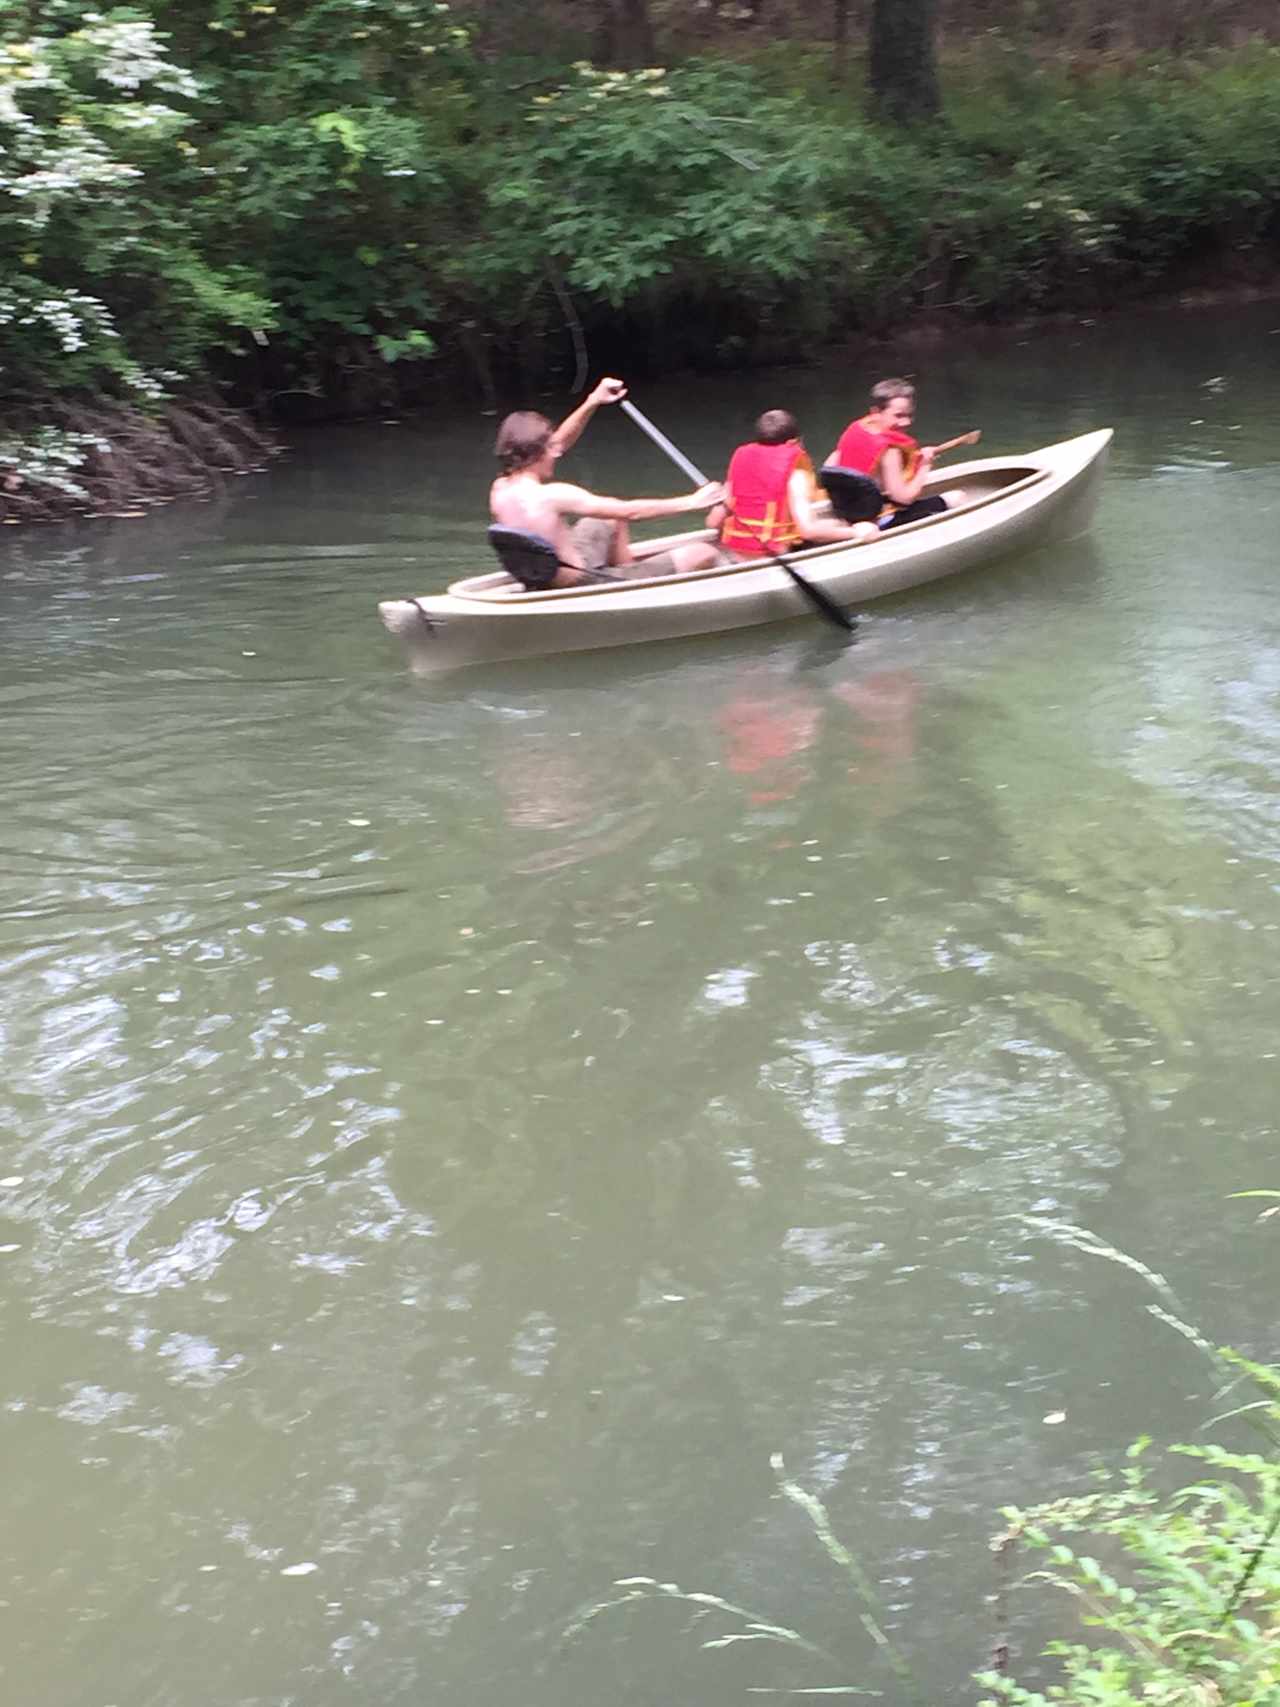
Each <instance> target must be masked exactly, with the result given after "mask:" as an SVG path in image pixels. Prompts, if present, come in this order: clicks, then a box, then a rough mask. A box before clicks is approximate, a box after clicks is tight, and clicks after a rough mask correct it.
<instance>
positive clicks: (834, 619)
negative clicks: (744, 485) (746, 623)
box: [620, 398, 857, 634]
mask: <svg viewBox="0 0 1280 1707" xmlns="http://www.w3.org/2000/svg"><path fill="white" fill-rule="evenodd" d="M620 407H621V409H622V412H623V414H624V415H627V416H629V417H630V418H631V420H633V421H634V422H635V424H636V426H637V427H639V428H640V430H641V432H643V433H647V434H648V435H649V437H650V438H651V439H652V440H653V442H654V444H656V445H657V447H658V449H659V450H661V451H665V452H666V454H667V455H668V456H669V457H670V458H671V460H672V462H674V463H675V465H676V467H677V468H678V469H680V471H681V472H682V473H683V474H684V475H685V476H686V477H687V478H688V479H689V480H691V481H692V482H693V484H694V485H695V486H705V485H706V484H707V477H706V475H705V474H703V473H701V472H700V471H699V470H698V469H697V468H695V466H694V465H693V463H691V462H690V461H689V459H688V457H687V456H685V455H684V454H683V453H682V452H681V451H679V450H678V449H677V448H676V446H675V445H673V444H672V442H671V440H670V439H669V438H668V437H667V436H666V434H665V433H660V432H659V431H658V429H657V427H655V426H654V424H653V422H652V421H651V420H650V419H649V417H648V416H647V415H642V414H641V413H640V411H639V410H638V409H637V408H636V406H635V404H634V403H629V402H627V400H626V399H625V398H624V399H623V401H622V403H621V405H620ZM770 563H776V564H777V566H778V568H779V569H785V570H786V572H787V574H788V575H790V577H791V579H792V580H793V581H794V582H795V584H796V586H797V587H799V589H800V591H801V592H802V593H803V594H804V596H805V598H807V599H808V601H809V603H810V604H811V605H812V606H813V608H814V609H815V610H816V611H820V612H821V613H822V615H823V616H825V617H826V619H827V621H828V622H830V623H834V624H835V626H836V627H837V628H841V629H843V630H844V632H845V633H846V634H852V633H853V632H854V630H855V629H856V627H857V623H856V622H855V621H854V619H853V618H852V617H851V616H850V615H849V613H848V611H844V610H841V608H840V606H839V605H838V604H837V603H836V602H835V600H834V599H833V598H831V597H830V596H829V595H828V594H827V593H824V592H823V590H822V588H821V587H815V586H814V584H813V582H812V581H809V580H806V579H805V577H804V576H803V575H802V574H801V573H800V571H799V570H798V569H797V568H796V567H795V565H794V564H793V563H791V562H789V561H788V559H787V558H785V557H778V556H773V557H762V558H761V559H760V562H759V564H758V565H754V564H753V565H752V566H753V567H757V566H758V567H759V568H761V569H763V568H766V567H767V566H768V565H769V564H770Z"/></svg>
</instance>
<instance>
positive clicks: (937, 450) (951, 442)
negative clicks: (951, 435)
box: [933, 427, 982, 457]
mask: <svg viewBox="0 0 1280 1707" xmlns="http://www.w3.org/2000/svg"><path fill="white" fill-rule="evenodd" d="M981 437H982V428H981V427H975V428H974V429H973V431H972V432H971V433H961V435H960V437H959V438H958V439H947V441H946V442H945V443H944V444H940V445H935V446H934V447H933V454H934V456H935V457H938V456H941V455H942V453H943V451H944V450H959V449H960V447H961V445H976V444H977V442H978V440H979V439H980V438H981Z"/></svg>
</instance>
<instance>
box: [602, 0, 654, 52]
mask: <svg viewBox="0 0 1280 1707" xmlns="http://www.w3.org/2000/svg"><path fill="white" fill-rule="evenodd" d="M598 20H599V22H598V26H597V34H596V41H597V48H596V58H597V59H598V60H599V61H600V63H601V64H604V65H620V66H625V67H627V68H628V69H631V68H634V67H636V66H641V65H652V64H653V62H654V59H655V57H656V51H657V50H656V48H655V46H654V37H653V19H652V18H651V17H650V16H649V0H600V10H599V13H598Z"/></svg>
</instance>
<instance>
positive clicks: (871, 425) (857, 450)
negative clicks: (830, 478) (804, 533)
mask: <svg viewBox="0 0 1280 1707" xmlns="http://www.w3.org/2000/svg"><path fill="white" fill-rule="evenodd" d="M915 411H916V388H915V386H914V385H912V384H911V383H910V382H909V381H908V380H905V379H882V380H881V381H880V382H879V383H878V384H877V385H873V386H872V388H871V407H870V409H869V410H868V411H867V413H866V414H865V415H864V416H863V417H862V419H861V420H859V421H850V423H849V425H848V426H847V427H846V428H845V430H844V432H843V433H842V434H841V435H840V442H839V444H838V445H837V446H836V448H835V449H834V450H833V451H832V453H831V455H830V457H829V458H828V459H827V464H828V466H830V465H835V467H837V468H841V469H848V470H850V471H851V472H853V473H855V474H866V475H869V476H870V477H871V479H873V480H874V481H875V482H876V484H877V486H879V488H880V490H881V492H882V494H883V495H884V497H885V499H886V500H887V502H886V505H885V508H884V510H883V511H882V513H881V516H880V526H881V528H890V527H901V526H904V525H905V524H906V523H907V522H918V521H923V519H924V518H925V517H926V516H940V515H941V514H942V513H943V511H944V510H948V509H950V508H951V507H952V505H953V504H957V503H959V502H961V500H962V496H963V494H961V493H960V492H942V493H932V494H931V495H930V496H929V497H927V498H922V497H921V496H920V493H921V491H922V490H923V488H924V484H925V482H926V481H927V480H928V478H929V475H930V473H931V472H932V470H933V459H934V456H935V455H936V454H937V453H936V450H935V447H934V446H933V445H923V446H922V445H919V444H917V443H916V441H915V439H913V438H912V437H911V434H910V433H909V432H908V430H907V429H908V428H909V427H910V426H911V423H912V421H913V419H914V417H915Z"/></svg>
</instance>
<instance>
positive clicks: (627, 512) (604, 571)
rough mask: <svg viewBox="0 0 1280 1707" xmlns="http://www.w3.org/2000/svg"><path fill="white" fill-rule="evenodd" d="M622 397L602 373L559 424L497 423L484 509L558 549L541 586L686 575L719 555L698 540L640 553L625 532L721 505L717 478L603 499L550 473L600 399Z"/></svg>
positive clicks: (519, 416)
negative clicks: (668, 491)
mask: <svg viewBox="0 0 1280 1707" xmlns="http://www.w3.org/2000/svg"><path fill="white" fill-rule="evenodd" d="M626 395H627V388H626V386H625V385H624V384H623V383H622V381H621V380H620V379H602V380H601V381H600V383H599V385H597V386H596V388H595V390H594V391H592V393H591V394H590V396H589V397H588V398H587V400H586V402H585V403H582V404H580V405H579V407H578V408H577V409H575V410H574V411H573V413H572V415H569V416H568V417H567V418H566V419H565V420H563V421H562V422H561V423H560V425H559V426H558V427H553V426H552V424H551V422H550V421H549V420H548V419H547V417H546V416H545V415H538V414H535V413H534V412H533V411H531V410H520V411H518V412H517V413H516V414H514V415H508V416H507V418H506V420H505V421H503V423H502V425H501V426H500V427H499V428H498V437H497V440H496V442H495V444H494V447H493V448H494V454H495V455H496V456H497V458H498V461H499V462H500V463H501V465H502V473H501V474H500V475H499V476H498V478H497V479H496V480H495V481H494V483H493V485H492V487H491V488H490V490H489V510H490V513H491V514H492V516H493V519H494V521H495V522H497V523H498V524H499V525H500V526H502V527H508V528H520V529H522V530H523V531H524V532H526V533H534V534H540V535H541V536H542V538H544V539H546V540H548V541H549V542H550V543H551V545H552V546H553V547H554V548H555V553H556V556H557V557H558V558H559V560H560V567H559V568H558V569H557V570H556V573H555V575H554V577H553V578H552V579H550V580H549V581H547V582H546V583H545V585H546V586H549V587H576V586H580V585H582V584H583V583H584V582H591V581H612V580H626V579H634V578H636V577H647V576H650V575H674V574H689V573H691V572H692V571H693V570H695V569H707V568H710V567H711V565H712V564H714V563H716V562H717V561H718V558H719V554H718V552H717V551H716V548H715V546H714V545H701V544H694V545H679V546H675V547H673V548H672V549H671V550H669V551H662V552H659V553H658V554H657V555H656V556H649V557H643V558H637V557H636V556H635V555H634V554H633V552H632V549H631V536H630V532H629V530H628V523H630V522H642V521H649V520H651V519H653V518H656V517H658V516H680V515H686V514H688V512H689V511H690V510H705V509H707V508H708V507H709V506H710V505H712V504H715V503H718V502H719V500H720V498H721V496H722V488H721V487H720V486H719V484H718V483H716V482H715V481H712V482H709V483H708V484H707V485H706V486H700V487H699V488H698V489H697V491H695V492H687V493H685V494H684V495H683V496H681V497H679V498H604V497H601V496H599V495H598V494H597V493H595V492H588V491H586V490H585V488H583V487H581V486H571V485H569V484H568V482H567V481H564V480H554V479H552V476H553V474H554V473H555V466H556V462H557V461H558V459H559V458H560V457H561V456H563V454H564V453H565V451H567V450H568V449H569V447H570V446H571V445H573V444H575V443H576V442H577V440H578V438H579V437H580V435H581V433H582V430H583V428H584V427H585V426H586V424H587V422H588V421H589V420H590V419H591V417H592V416H593V415H594V414H595V412H596V410H597V409H598V408H599V407H600V405H601V404H602V403H619V402H621V400H622V399H623V398H624V397H625V396H626Z"/></svg>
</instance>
